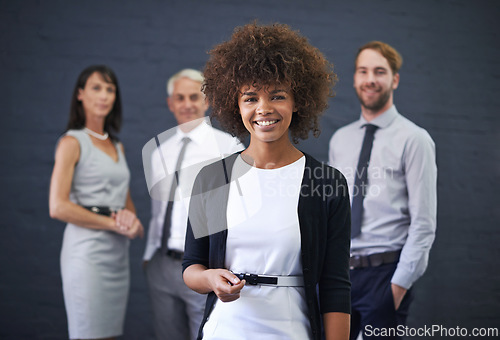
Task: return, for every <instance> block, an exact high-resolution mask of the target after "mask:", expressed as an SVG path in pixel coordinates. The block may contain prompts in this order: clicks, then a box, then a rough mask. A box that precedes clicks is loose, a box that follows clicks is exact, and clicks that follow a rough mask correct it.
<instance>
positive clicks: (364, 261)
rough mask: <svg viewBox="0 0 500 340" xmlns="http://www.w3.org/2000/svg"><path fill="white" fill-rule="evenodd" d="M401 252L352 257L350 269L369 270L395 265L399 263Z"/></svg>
mask: <svg viewBox="0 0 500 340" xmlns="http://www.w3.org/2000/svg"><path fill="white" fill-rule="evenodd" d="M400 254H401V250H396V251H390V252H386V253H377V254H371V255H366V256H362V255H351V258H350V259H349V268H350V269H358V268H368V267H378V266H381V265H383V264H387V263H394V262H397V261H399V255H400Z"/></svg>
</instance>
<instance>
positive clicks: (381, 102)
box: [358, 90, 391, 112]
mask: <svg viewBox="0 0 500 340" xmlns="http://www.w3.org/2000/svg"><path fill="white" fill-rule="evenodd" d="M390 97H391V90H388V91H386V92H383V93H382V94H381V95H380V97H379V98H378V100H377V101H375V102H374V103H372V104H367V103H365V102H364V101H363V99H362V98H361V96H360V95H359V94H358V99H359V102H360V103H361V106H363V107H364V108H365V109H368V110H370V111H374V112H377V111H380V110H381V109H382V108H383V107H384V106H385V104H387V102H388V101H389V98H390Z"/></svg>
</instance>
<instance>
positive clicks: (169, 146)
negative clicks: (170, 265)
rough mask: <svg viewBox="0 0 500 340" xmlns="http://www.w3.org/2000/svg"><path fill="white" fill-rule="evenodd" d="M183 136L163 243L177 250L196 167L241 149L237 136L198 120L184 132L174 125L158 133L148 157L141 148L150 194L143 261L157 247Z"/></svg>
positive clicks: (180, 242)
mask: <svg viewBox="0 0 500 340" xmlns="http://www.w3.org/2000/svg"><path fill="white" fill-rule="evenodd" d="M184 137H189V138H190V139H191V141H190V142H189V143H188V145H187V147H186V151H185V154H184V159H183V162H182V165H181V169H180V176H179V185H178V187H177V189H176V193H175V200H174V205H173V208H172V221H171V227H170V237H169V239H168V243H167V247H168V248H169V249H173V250H177V251H184V239H185V235H186V226H187V209H188V207H189V200H190V195H191V189H192V186H193V183H194V180H195V178H196V175H197V174H198V172H199V170H200V169H201V168H202V167H203V166H205V165H207V164H209V163H212V162H214V161H217V160H220V159H222V158H223V157H225V156H227V155H229V154H232V153H234V152H237V151H240V150H242V149H243V145H242V144H241V143H240V142H239V141H238V139H237V138H234V137H232V136H231V135H229V134H228V133H225V132H222V131H220V130H217V129H215V128H212V127H211V126H209V125H208V124H207V123H206V122H202V123H201V124H200V125H198V126H197V127H196V128H194V129H193V130H191V131H189V132H188V133H184V132H182V130H180V129H179V128H175V129H171V130H168V131H166V132H165V133H163V134H160V135H158V142H157V143H159V147H156V143H155V141H154V140H152V143H151V144H152V145H153V146H152V147H151V150H153V151H151V152H150V153H149V155H148V156H145V155H144V151H143V162H144V167H145V174H146V182H147V183H148V189H149V191H150V195H151V197H152V200H151V220H150V223H149V229H148V240H147V244H146V250H145V253H144V260H149V259H151V257H152V256H153V255H154V253H155V251H156V250H157V249H158V248H160V246H161V238H162V233H163V225H164V221H165V212H166V208H167V203H168V198H169V195H170V192H169V191H170V188H171V184H172V180H173V179H174V173H175V165H176V163H177V158H178V157H179V153H180V151H181V148H182V145H183V142H182V139H183V138H184ZM145 149H146V147H145Z"/></svg>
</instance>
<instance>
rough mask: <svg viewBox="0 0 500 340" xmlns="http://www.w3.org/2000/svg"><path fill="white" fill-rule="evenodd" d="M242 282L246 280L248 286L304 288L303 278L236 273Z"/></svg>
mask: <svg viewBox="0 0 500 340" xmlns="http://www.w3.org/2000/svg"><path fill="white" fill-rule="evenodd" d="M232 273H233V274H234V275H236V276H237V277H238V279H240V280H245V281H246V284H247V285H252V286H255V285H273V286H277V287H303V286H304V278H303V277H302V276H268V275H257V274H248V273H234V272H232Z"/></svg>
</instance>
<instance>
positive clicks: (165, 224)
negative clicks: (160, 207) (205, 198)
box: [161, 137, 191, 254]
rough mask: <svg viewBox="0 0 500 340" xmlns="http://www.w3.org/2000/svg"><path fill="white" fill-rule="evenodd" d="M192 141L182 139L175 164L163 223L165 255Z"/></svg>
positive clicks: (163, 251)
mask: <svg viewBox="0 0 500 340" xmlns="http://www.w3.org/2000/svg"><path fill="white" fill-rule="evenodd" d="M190 141H191V139H190V138H189V137H184V138H183V139H182V143H183V144H182V147H181V151H180V152H179V156H178V157H177V163H176V164H175V178H172V185H171V186H170V193H169V197H168V204H167V210H166V211H165V221H164V222H163V233H162V237H161V250H162V253H163V254H166V253H167V250H168V249H167V241H168V238H169V237H170V226H171V224H172V208H173V207H174V199H175V191H176V189H177V186H178V185H179V184H178V183H179V174H180V172H181V171H180V169H181V164H182V160H183V159H184V154H185V153H186V147H187V145H188V143H189V142H190Z"/></svg>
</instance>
